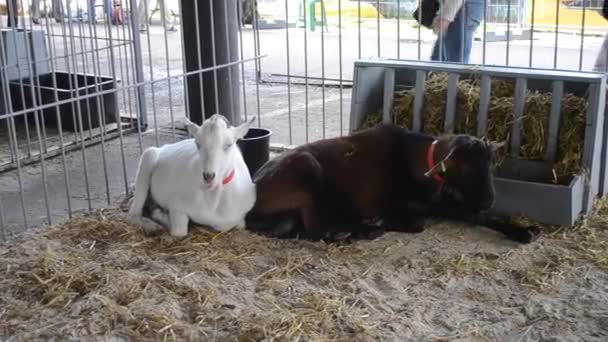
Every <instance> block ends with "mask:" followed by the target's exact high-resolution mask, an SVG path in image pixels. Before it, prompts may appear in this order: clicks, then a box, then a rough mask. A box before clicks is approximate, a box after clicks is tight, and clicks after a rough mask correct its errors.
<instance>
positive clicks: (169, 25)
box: [157, 0, 175, 31]
mask: <svg viewBox="0 0 608 342" xmlns="http://www.w3.org/2000/svg"><path fill="white" fill-rule="evenodd" d="M157 1H158V4H159V5H160V11H161V13H160V15H161V17H162V16H163V14H164V17H165V27H164V28H165V29H166V30H169V31H175V25H174V23H173V15H171V10H170V9H169V7H168V6H167V3H166V2H165V0H157ZM163 11H164V13H163Z"/></svg>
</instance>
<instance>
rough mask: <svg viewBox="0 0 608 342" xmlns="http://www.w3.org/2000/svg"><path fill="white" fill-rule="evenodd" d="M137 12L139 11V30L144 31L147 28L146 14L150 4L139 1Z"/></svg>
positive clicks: (144, 0)
mask: <svg viewBox="0 0 608 342" xmlns="http://www.w3.org/2000/svg"><path fill="white" fill-rule="evenodd" d="M137 6H138V7H137V10H138V11H139V29H140V31H145V30H146V27H148V25H147V24H148V23H147V22H148V13H149V12H150V10H151V9H150V7H149V6H150V2H149V1H146V0H139V4H138V5H137Z"/></svg>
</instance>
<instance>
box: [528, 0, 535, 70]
mask: <svg viewBox="0 0 608 342" xmlns="http://www.w3.org/2000/svg"><path fill="white" fill-rule="evenodd" d="M535 14H536V0H532V13H531V15H530V57H529V58H530V59H529V61H528V67H530V68H531V67H532V56H533V54H534V18H535Z"/></svg>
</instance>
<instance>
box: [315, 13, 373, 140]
mask: <svg viewBox="0 0 608 342" xmlns="http://www.w3.org/2000/svg"><path fill="white" fill-rule="evenodd" d="M321 13H325V5H324V4H323V2H321ZM326 24H327V23H326V22H325V19H323V26H325V25H326ZM323 26H321V100H322V103H321V115H322V123H321V124H322V126H323V127H322V128H321V130H322V132H323V135H322V136H323V139H325V35H324V34H323ZM379 42H380V41H379V40H378V44H379Z"/></svg>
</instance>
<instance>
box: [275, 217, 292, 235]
mask: <svg viewBox="0 0 608 342" xmlns="http://www.w3.org/2000/svg"><path fill="white" fill-rule="evenodd" d="M295 225H296V221H295V220H294V219H292V218H286V219H284V220H282V221H281V222H279V223H278V224H277V225H276V226H274V228H272V230H271V233H270V235H271V236H273V237H281V236H285V235H287V234H289V233H291V232H292V231H293V229H294V228H295Z"/></svg>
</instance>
